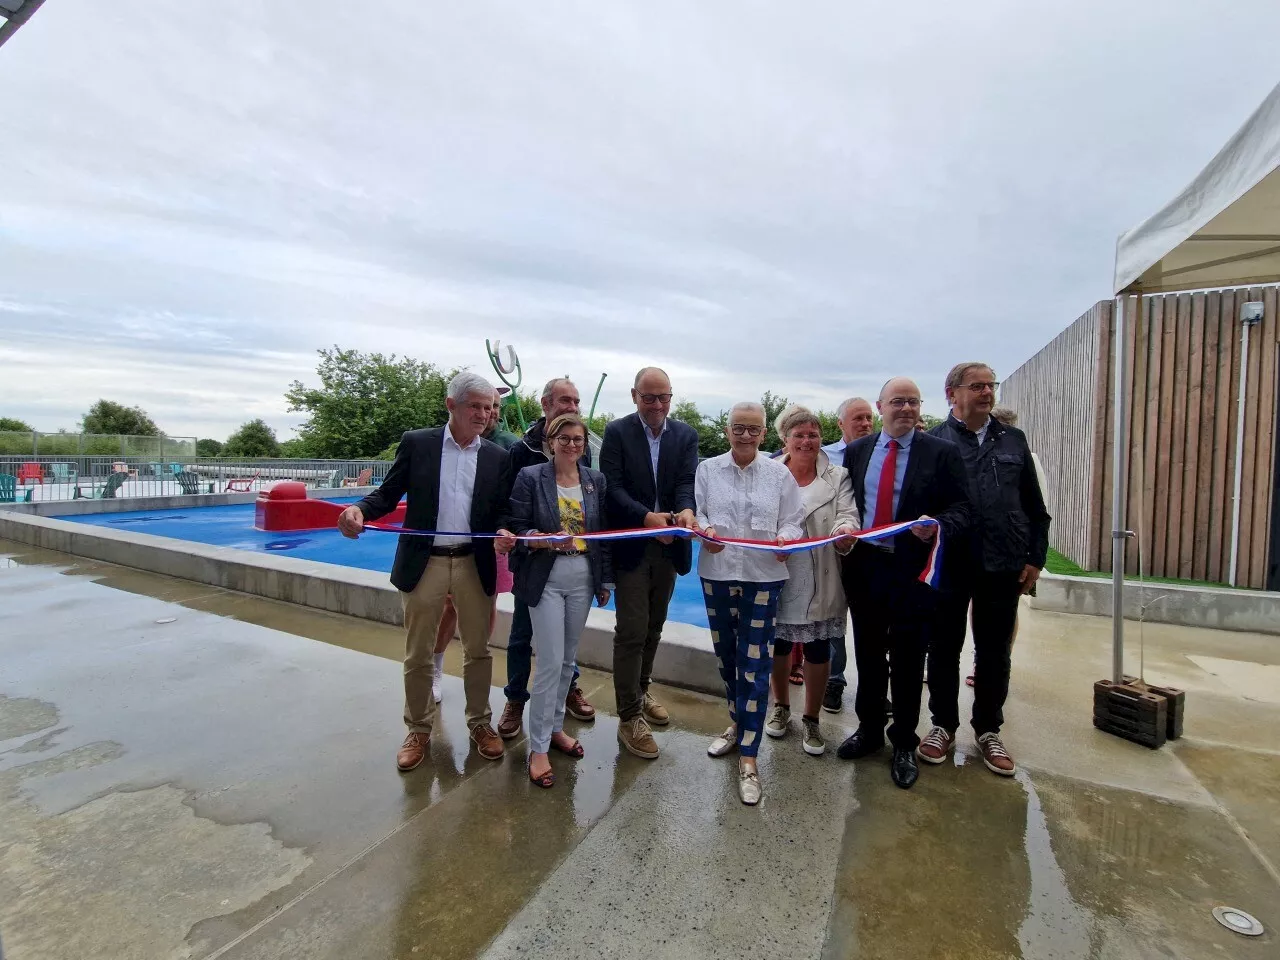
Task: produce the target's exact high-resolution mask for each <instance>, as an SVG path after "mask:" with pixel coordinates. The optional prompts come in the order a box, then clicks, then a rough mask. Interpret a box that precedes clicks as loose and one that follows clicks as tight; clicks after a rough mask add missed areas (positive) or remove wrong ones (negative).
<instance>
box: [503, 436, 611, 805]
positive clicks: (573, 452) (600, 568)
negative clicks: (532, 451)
mask: <svg viewBox="0 0 1280 960" xmlns="http://www.w3.org/2000/svg"><path fill="white" fill-rule="evenodd" d="M545 436H546V439H545V441H544V449H545V452H546V454H547V456H548V457H549V458H550V459H549V461H548V462H547V463H542V464H537V465H536V466H531V467H525V468H524V469H523V470H521V471H520V473H519V474H517V476H516V481H515V486H514V487H513V488H512V491H511V502H510V503H509V504H508V513H507V515H506V517H505V519H504V521H503V524H502V529H499V530H498V534H499V537H500V539H499V540H498V541H497V549H498V550H499V552H502V553H506V552H508V551H510V550H512V549H513V548H514V549H515V550H516V551H517V555H516V559H517V560H518V562H516V563H513V564H512V569H513V571H514V573H515V590H514V591H513V592H514V593H515V595H516V597H517V598H518V599H520V600H522V601H523V602H525V603H527V604H528V605H529V619H530V620H531V621H532V623H533V650H534V653H535V655H536V656H537V663H536V666H535V668H534V673H533V683H532V684H531V689H530V697H529V779H530V780H532V781H533V782H534V783H536V784H537V785H538V786H540V787H550V786H552V785H554V784H555V782H556V778H555V774H554V773H553V772H552V770H551V759H550V757H549V756H548V750H550V749H555V750H557V751H559V752H560V753H563V754H566V755H568V756H570V757H573V758H575V759H576V758H579V757H581V756H582V755H583V751H582V744H580V743H579V742H578V741H577V740H575V739H573V738H572V737H570V736H568V735H567V734H566V733H565V732H564V729H563V728H564V701H565V697H566V696H567V695H568V693H569V685H570V683H572V682H573V669H574V661H575V659H576V658H577V655H578V640H579V638H580V637H581V636H582V628H583V627H585V626H586V623H587V611H589V610H590V609H591V598H592V597H593V596H594V597H595V599H596V602H597V603H599V604H600V606H602V607H603V606H604V605H605V604H606V603H608V602H609V593H610V591H611V590H612V589H613V563H612V558H611V556H610V551H609V544H608V543H606V542H603V541H599V540H593V541H587V540H582V539H579V538H577V537H575V536H574V534H582V533H591V532H594V531H597V530H604V529H606V527H605V516H604V504H605V498H604V494H605V479H604V474H602V473H600V472H599V471H598V470H591V469H589V468H587V467H584V466H582V465H581V464H580V463H579V462H578V459H579V458H580V457H581V456H582V453H583V450H584V449H586V444H587V427H586V424H585V423H583V421H582V419H581V418H580V417H578V416H575V415H573V414H565V415H564V416H560V417H556V418H555V419H554V420H552V421H551V423H550V424H549V425H548V426H547V430H546V434H545ZM528 533H546V534H559V536H556V537H548V538H547V539H546V540H533V541H529V540H524V541H519V545H518V546H517V541H516V540H515V539H514V536H515V535H517V534H528Z"/></svg>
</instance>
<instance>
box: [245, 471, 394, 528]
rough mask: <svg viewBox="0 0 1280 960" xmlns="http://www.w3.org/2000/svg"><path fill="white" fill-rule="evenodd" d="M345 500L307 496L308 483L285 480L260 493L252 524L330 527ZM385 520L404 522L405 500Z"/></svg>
mask: <svg viewBox="0 0 1280 960" xmlns="http://www.w3.org/2000/svg"><path fill="white" fill-rule="evenodd" d="M346 506H347V505H346V504H342V503H331V502H330V501H328V500H318V499H316V498H314V497H309V496H307V485H306V484H305V483H300V482H298V481H297V480H282V481H281V482H280V483H277V484H274V485H273V486H272V487H271V488H270V489H269V490H263V491H262V492H261V493H260V494H258V500H257V503H256V504H255V506H254V520H253V525H254V526H255V527H256V528H257V529H259V530H269V531H277V530H329V529H332V528H333V527H335V526H336V525H337V523H338V514H340V513H341V512H342V511H343V510H344V509H345V508H346ZM379 519H380V520H381V522H383V523H404V503H403V502H402V503H400V505H399V506H397V507H396V508H395V509H394V510H392V511H391V512H390V513H389V514H387V515H386V516H385V517H381V518H379Z"/></svg>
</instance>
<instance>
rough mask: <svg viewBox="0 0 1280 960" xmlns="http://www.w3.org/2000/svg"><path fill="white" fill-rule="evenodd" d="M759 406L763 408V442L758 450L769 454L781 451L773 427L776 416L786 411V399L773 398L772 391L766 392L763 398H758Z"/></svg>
mask: <svg viewBox="0 0 1280 960" xmlns="http://www.w3.org/2000/svg"><path fill="white" fill-rule="evenodd" d="M760 405H761V406H762V407H764V440H762V441H761V443H760V449H761V450H767V451H769V452H770V453H772V452H773V451H775V450H781V449H782V440H781V439H780V438H779V437H778V431H777V430H775V429H774V428H773V427H774V423H775V421H777V419H778V414H780V413H782V411H783V410H785V409H787V398H786V397H778V396H775V395H774V393H773V391H772V390H766V391H765V392H764V396H763V397H761V398H760Z"/></svg>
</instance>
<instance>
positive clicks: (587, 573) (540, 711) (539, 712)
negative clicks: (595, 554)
mask: <svg viewBox="0 0 1280 960" xmlns="http://www.w3.org/2000/svg"><path fill="white" fill-rule="evenodd" d="M590 609H591V565H590V563H589V562H588V560H587V558H586V557H585V556H577V557H556V562H555V563H554V564H553V565H552V567H551V576H550V577H548V578H547V586H546V588H545V589H544V590H543V591H542V598H541V599H540V600H539V601H538V605H537V606H536V607H530V608H529V619H530V620H531V621H532V622H533V652H534V655H535V660H534V668H533V684H532V685H531V686H532V689H531V690H530V691H529V750H530V751H531V752H533V753H546V752H547V751H548V750H549V749H550V747H551V735H552V734H553V733H557V732H559V731H560V730H562V729H563V728H564V698H565V697H567V696H568V695H569V685H570V684H571V683H573V671H574V660H575V658H576V657H577V655H578V640H579V639H580V638H581V637H582V628H583V627H585V626H586V625H587V611H589V610H590Z"/></svg>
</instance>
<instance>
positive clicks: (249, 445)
mask: <svg viewBox="0 0 1280 960" xmlns="http://www.w3.org/2000/svg"><path fill="white" fill-rule="evenodd" d="M222 455H223V456H224V457H278V456H280V441H279V440H277V439H276V432H275V431H274V430H272V429H271V428H270V427H269V426H267V424H266V422H265V421H263V420H262V419H261V418H259V419H257V420H250V421H249V422H248V423H245V424H242V425H241V426H240V429H239V430H237V431H236V432H235V433H233V434H232V435H231V436H229V437H227V442H226V444H225V445H224V446H223V448H222Z"/></svg>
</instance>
